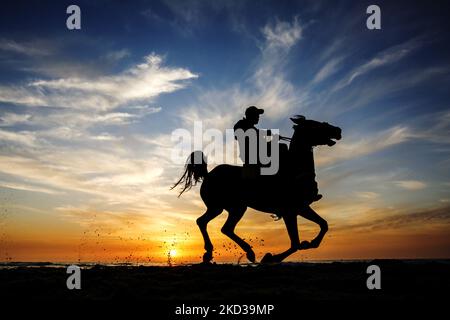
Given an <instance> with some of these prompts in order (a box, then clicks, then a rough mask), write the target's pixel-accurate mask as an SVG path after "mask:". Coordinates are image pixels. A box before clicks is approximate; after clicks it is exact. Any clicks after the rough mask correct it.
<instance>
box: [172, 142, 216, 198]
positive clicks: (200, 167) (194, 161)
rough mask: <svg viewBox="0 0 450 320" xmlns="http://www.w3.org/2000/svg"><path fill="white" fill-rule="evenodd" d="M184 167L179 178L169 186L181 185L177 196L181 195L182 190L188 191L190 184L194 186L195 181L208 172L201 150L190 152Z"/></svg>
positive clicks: (200, 179)
mask: <svg viewBox="0 0 450 320" xmlns="http://www.w3.org/2000/svg"><path fill="white" fill-rule="evenodd" d="M184 168H185V169H184V173H183V175H182V176H181V178H180V180H178V182H177V183H175V184H174V185H173V187H172V188H171V190H172V189H174V188H175V187H177V186H178V185H182V189H181V192H180V194H179V195H178V197H179V196H181V195H182V194H183V192H185V191H189V189H191V188H192V186H195V185H196V184H197V182H199V181H202V180H203V179H204V178H205V177H206V175H207V174H208V168H207V163H206V157H205V155H204V154H203V152H202V151H194V152H192V153H191V155H190V156H189V157H188V159H187V161H186V165H185V167H184Z"/></svg>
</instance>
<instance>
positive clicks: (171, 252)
mask: <svg viewBox="0 0 450 320" xmlns="http://www.w3.org/2000/svg"><path fill="white" fill-rule="evenodd" d="M176 255H177V250H175V249H170V250H169V256H171V257H175V256H176Z"/></svg>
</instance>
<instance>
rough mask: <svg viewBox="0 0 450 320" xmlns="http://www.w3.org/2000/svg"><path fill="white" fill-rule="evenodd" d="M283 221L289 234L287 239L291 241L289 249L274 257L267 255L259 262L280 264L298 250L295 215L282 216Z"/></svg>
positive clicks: (298, 242) (298, 241)
mask: <svg viewBox="0 0 450 320" xmlns="http://www.w3.org/2000/svg"><path fill="white" fill-rule="evenodd" d="M283 220H284V224H285V225H286V229H287V231H288V234H289V239H290V240H291V247H290V248H289V249H287V250H286V251H284V252H282V253H279V254H276V255H272V254H271V253H267V254H266V255H265V256H264V257H263V259H262V260H261V262H262V263H275V262H281V261H283V260H284V259H286V258H287V257H289V256H290V255H291V254H293V253H294V252H296V251H297V250H298V249H299V248H300V239H299V236H298V227H297V215H295V214H286V215H283Z"/></svg>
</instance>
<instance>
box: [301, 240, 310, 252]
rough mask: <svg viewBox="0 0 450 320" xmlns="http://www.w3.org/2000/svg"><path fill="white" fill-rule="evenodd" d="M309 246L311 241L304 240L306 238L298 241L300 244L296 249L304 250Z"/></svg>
mask: <svg viewBox="0 0 450 320" xmlns="http://www.w3.org/2000/svg"><path fill="white" fill-rule="evenodd" d="M309 248H311V243H310V242H309V241H306V240H304V241H302V242H301V243H300V245H299V246H298V250H306V249H309Z"/></svg>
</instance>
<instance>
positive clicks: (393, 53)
mask: <svg viewBox="0 0 450 320" xmlns="http://www.w3.org/2000/svg"><path fill="white" fill-rule="evenodd" d="M421 45H422V42H421V41H420V40H419V39H417V38H414V39H412V40H409V41H407V42H405V43H402V44H399V45H396V46H393V47H391V48H388V49H386V50H384V51H382V52H380V53H377V54H376V55H375V57H374V58H372V59H371V60H369V61H368V62H366V63H364V64H362V65H360V66H358V67H356V68H354V69H353V70H351V71H350V72H349V74H348V75H347V77H346V78H344V79H342V80H341V81H339V82H338V83H337V84H336V85H335V87H334V88H333V91H335V90H340V89H342V88H344V87H346V86H348V85H350V84H351V83H352V82H353V81H354V80H355V79H356V78H358V77H361V76H362V75H364V74H366V73H368V72H370V71H372V70H374V69H376V68H379V67H382V66H385V65H388V64H392V63H394V62H397V61H399V60H400V59H402V58H404V57H405V56H406V55H408V54H410V53H411V52H413V51H414V50H415V49H417V48H419V47H420V46H421Z"/></svg>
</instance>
